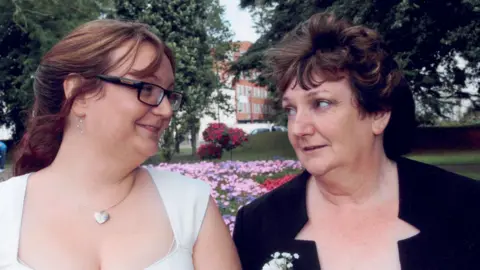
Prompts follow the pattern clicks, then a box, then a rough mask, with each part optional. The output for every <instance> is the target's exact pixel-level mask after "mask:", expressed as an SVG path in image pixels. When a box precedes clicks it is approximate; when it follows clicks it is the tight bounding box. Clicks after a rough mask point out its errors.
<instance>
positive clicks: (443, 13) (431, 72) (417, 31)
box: [231, 0, 480, 123]
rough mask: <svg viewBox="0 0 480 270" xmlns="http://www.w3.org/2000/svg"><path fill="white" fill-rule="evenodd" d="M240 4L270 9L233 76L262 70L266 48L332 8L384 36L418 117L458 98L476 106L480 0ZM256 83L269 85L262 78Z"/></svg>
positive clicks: (440, 112)
mask: <svg viewBox="0 0 480 270" xmlns="http://www.w3.org/2000/svg"><path fill="white" fill-rule="evenodd" d="M241 6H242V7H243V8H248V9H250V10H251V11H252V12H254V14H255V12H258V10H259V9H264V10H268V12H267V13H265V16H261V17H258V16H257V17H256V18H257V19H259V21H257V24H258V25H259V27H257V30H259V31H261V37H260V38H259V39H258V41H257V42H256V43H255V44H254V45H253V46H252V47H251V49H250V50H249V51H247V53H246V54H244V55H243V56H242V57H241V58H240V59H239V60H238V61H237V62H236V63H235V64H234V65H233V66H232V68H231V70H232V71H234V72H235V73H236V74H237V75H238V74H239V73H240V72H242V71H246V70H251V69H258V70H262V71H265V66H264V64H263V62H262V60H263V53H264V51H265V49H267V48H268V47H269V46H271V45H272V44H274V43H275V42H278V41H279V40H280V39H281V38H282V37H283V36H284V35H285V33H286V32H288V31H290V30H291V29H293V28H294V27H295V26H296V25H297V24H298V23H300V22H301V21H303V20H305V19H308V18H309V17H310V16H311V15H312V14H314V13H316V12H321V11H333V12H335V14H337V15H338V16H340V17H345V18H347V19H350V20H352V21H353V22H354V23H360V24H364V25H367V26H369V27H372V28H374V29H376V30H378V31H379V32H380V33H381V34H382V35H383V37H384V39H385V41H386V43H387V44H388V45H389V46H390V47H391V48H392V50H393V52H394V53H395V56H396V59H397V61H398V62H399V64H400V66H401V68H402V69H403V70H404V72H405V74H406V77H407V79H408V80H409V82H410V83H411V85H412V90H413V92H414V95H415V98H416V101H417V104H418V118H419V120H420V121H422V122H424V123H428V122H432V121H433V119H435V118H436V117H438V116H447V115H448V114H449V113H450V112H451V109H452V107H453V105H458V104H459V102H460V101H461V100H469V101H470V102H471V104H472V105H474V106H477V107H479V106H480V103H479V99H478V98H479V94H480V84H479V80H478V79H477V80H476V79H475V78H479V77H480V65H479V64H478V63H479V60H480V0H465V1H454V0H444V1H424V0H381V1H380V0H315V1H314V0H288V1H287V0H262V1H256V0H241ZM265 25H267V26H268V27H267V28H265V27H263V26H265ZM258 82H259V83H260V84H262V85H268V81H266V80H265V78H264V77H263V76H260V78H259V79H258ZM467 85H470V87H471V89H473V90H472V91H465V89H466V87H467ZM270 86H271V85H270ZM271 87H272V86H271ZM272 89H273V88H272Z"/></svg>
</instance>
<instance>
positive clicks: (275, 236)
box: [233, 158, 480, 270]
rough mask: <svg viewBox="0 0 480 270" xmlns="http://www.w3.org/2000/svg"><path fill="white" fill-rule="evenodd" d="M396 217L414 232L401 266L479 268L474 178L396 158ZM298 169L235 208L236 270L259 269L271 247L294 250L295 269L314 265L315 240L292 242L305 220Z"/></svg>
mask: <svg viewBox="0 0 480 270" xmlns="http://www.w3.org/2000/svg"><path fill="white" fill-rule="evenodd" d="M397 165H398V176H399V192H400V194H399V196H400V211H399V218H400V219H402V220H404V221H406V222H408V223H409V224H411V225H413V226H415V227H416V228H418V229H419V230H420V233H419V234H417V235H415V236H413V237H411V238H408V239H405V240H401V241H399V242H398V248H399V254H400V262H401V266H402V269H403V270H405V269H406V270H440V269H449V270H461V269H480V217H479V215H478V214H479V212H480V181H475V180H473V179H470V178H466V177H463V176H459V175H457V174H454V173H451V172H448V171H445V170H442V169H440V168H437V167H434V166H430V165H427V164H423V163H419V162H416V161H413V160H409V159H406V158H400V159H398V160H397ZM309 177H310V174H309V173H308V172H306V171H304V172H303V173H302V174H300V175H298V176H297V177H296V178H295V179H293V180H291V181H290V182H289V183H286V184H284V185H283V186H281V187H279V188H277V189H276V190H274V191H272V192H269V193H267V194H265V195H263V196H262V197H260V198H258V199H256V200H255V201H254V202H252V203H250V204H249V205H246V206H245V207H243V208H241V209H240V210H239V212H238V215H237V220H236V223H235V229H234V232H233V239H234V241H235V244H236V246H237V249H238V252H239V255H240V259H241V262H242V269H244V270H261V269H262V266H263V265H264V264H265V263H267V262H268V261H269V260H270V259H271V257H270V255H271V254H272V253H274V252H276V251H280V252H290V253H292V254H293V253H298V254H300V259H299V260H296V261H295V262H294V268H293V269H295V270H303V269H308V270H314V269H320V268H321V267H320V263H319V260H318V256H317V250H316V245H315V242H313V241H305V240H295V237H296V235H297V234H298V233H299V231H300V230H301V229H302V228H303V227H304V225H305V224H306V222H307V220H308V216H307V209H306V186H307V180H308V179H309Z"/></svg>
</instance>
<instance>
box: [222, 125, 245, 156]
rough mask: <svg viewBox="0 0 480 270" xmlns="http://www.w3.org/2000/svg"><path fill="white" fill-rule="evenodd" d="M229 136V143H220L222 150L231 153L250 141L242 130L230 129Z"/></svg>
mask: <svg viewBox="0 0 480 270" xmlns="http://www.w3.org/2000/svg"><path fill="white" fill-rule="evenodd" d="M227 135H228V141H225V140H224V141H221V142H220V144H221V145H222V148H223V149H225V150H227V151H231V150H233V149H235V148H237V147H239V146H240V145H242V144H243V143H244V142H247V141H248V137H247V134H246V133H245V131H243V129H241V128H229V129H228V130H227Z"/></svg>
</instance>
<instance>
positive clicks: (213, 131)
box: [197, 123, 248, 157]
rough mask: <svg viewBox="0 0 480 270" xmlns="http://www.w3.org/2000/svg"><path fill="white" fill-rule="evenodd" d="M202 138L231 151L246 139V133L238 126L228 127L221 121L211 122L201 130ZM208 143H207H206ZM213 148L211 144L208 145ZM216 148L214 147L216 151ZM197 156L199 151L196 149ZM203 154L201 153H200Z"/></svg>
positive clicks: (222, 149) (221, 149)
mask: <svg viewBox="0 0 480 270" xmlns="http://www.w3.org/2000/svg"><path fill="white" fill-rule="evenodd" d="M202 136H203V140H204V141H206V142H208V143H209V144H211V145H215V146H217V147H218V148H219V149H220V157H221V155H222V152H223V151H230V153H231V151H232V150H233V149H235V148H237V147H239V146H240V145H242V144H243V143H244V142H247V141H248V137H247V134H246V133H245V131H243V130H242V129H240V128H229V127H227V126H226V125H225V124H223V123H212V124H209V125H208V127H207V128H206V129H205V130H204V131H203V132H202ZM207 145H208V144H207ZM209 147H210V148H212V149H213V146H209ZM216 149H217V148H215V151H216ZM204 151H206V150H204ZM197 153H198V155H199V156H202V155H201V154H200V151H197ZM202 154H203V153H202Z"/></svg>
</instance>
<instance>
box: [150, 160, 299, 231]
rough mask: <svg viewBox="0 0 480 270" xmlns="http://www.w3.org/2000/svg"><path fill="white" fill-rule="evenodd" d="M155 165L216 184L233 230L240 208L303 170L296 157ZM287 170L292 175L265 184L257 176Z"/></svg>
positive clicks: (215, 195)
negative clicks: (293, 173)
mask: <svg viewBox="0 0 480 270" xmlns="http://www.w3.org/2000/svg"><path fill="white" fill-rule="evenodd" d="M154 168H156V169H159V170H169V171H174V172H178V173H181V174H183V175H186V176H188V177H192V178H195V179H200V180H203V181H205V182H207V183H208V184H210V186H211V187H212V197H213V198H215V200H216V202H217V204H218V206H219V208H220V211H221V212H222V215H223V219H224V221H225V223H226V224H227V226H228V227H229V229H230V231H232V230H233V226H234V223H235V216H236V214H237V211H238V209H239V208H240V207H241V206H243V205H246V204H248V203H250V202H251V201H252V200H254V199H255V198H257V197H259V196H261V195H263V194H265V193H266V192H268V191H270V190H272V189H274V188H276V187H278V186H279V185H280V184H283V183H285V182H287V181H289V180H291V178H292V176H291V175H292V173H291V172H292V171H296V170H298V171H300V170H301V165H300V163H299V162H298V161H294V160H267V161H250V162H241V161H225V162H206V161H205V162H198V163H173V164H172V163H161V164H159V165H157V166H154ZM284 171H287V172H288V175H286V176H284V177H282V178H281V179H279V182H277V181H276V180H274V179H267V180H265V181H264V182H263V183H262V184H260V183H258V182H257V181H256V180H255V179H256V177H262V178H264V177H265V176H267V177H268V176H273V175H275V176H278V175H281V173H282V172H284Z"/></svg>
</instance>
